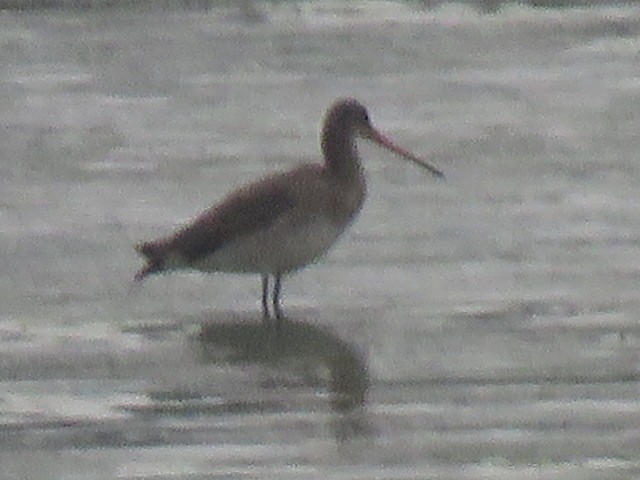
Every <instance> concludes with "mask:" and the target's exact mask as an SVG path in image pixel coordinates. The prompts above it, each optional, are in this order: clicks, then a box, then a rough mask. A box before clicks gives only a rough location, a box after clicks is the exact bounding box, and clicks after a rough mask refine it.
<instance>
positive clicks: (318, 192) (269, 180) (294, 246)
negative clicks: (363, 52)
mask: <svg viewBox="0 0 640 480" xmlns="http://www.w3.org/2000/svg"><path fill="white" fill-rule="evenodd" d="M357 138H363V139H366V140H369V141H371V142H373V143H375V144H377V145H379V146H381V147H384V148H386V149H387V150H390V151H392V152H394V153H395V154H397V155H398V156H399V157H401V158H404V159H406V160H408V161H410V162H412V163H414V164H416V165H418V166H420V167H422V168H423V169H425V170H426V171H428V172H429V173H430V174H432V175H433V176H435V177H437V178H444V174H443V172H442V171H441V170H439V169H438V168H436V167H434V166H433V165H431V164H430V163H428V162H426V161H424V160H422V159H420V158H418V157H417V156H415V155H414V154H412V153H411V152H409V151H408V150H405V149H404V148H402V147H399V146H398V145H396V144H395V143H393V141H392V140H390V139H389V138H388V137H386V136H385V135H383V134H382V133H381V132H380V131H378V130H377V129H376V128H374V127H373V125H372V123H371V120H370V118H369V113H368V111H367V109H366V108H365V107H364V106H363V105H362V103H360V102H359V101H357V100H355V99H353V98H340V99H338V100H336V101H335V102H334V103H333V104H331V105H330V106H329V108H328V109H327V112H326V114H325V117H324V123H323V126H322V130H321V135H320V140H321V150H322V155H323V157H324V162H322V163H306V164H301V165H298V166H296V167H294V168H293V169H290V170H287V171H283V172H278V173H275V174H271V175H268V176H266V177H264V178H262V179H259V180H257V181H254V182H252V183H248V184H246V185H244V186H241V187H240V188H238V189H237V190H235V191H232V192H231V193H229V194H228V195H227V196H226V197H225V198H223V199H222V200H221V201H220V202H219V203H217V204H214V205H213V206H211V207H209V208H208V209H206V210H204V211H203V212H202V213H200V214H199V215H197V216H196V217H195V218H194V219H193V220H192V221H191V222H189V223H187V224H185V225H183V226H182V227H179V228H178V229H176V230H175V231H174V232H173V233H170V234H169V235H167V236H164V237H161V238H158V239H155V240H151V241H146V242H141V243H138V244H137V245H136V246H135V249H136V251H137V252H138V253H139V254H140V255H141V256H143V257H144V258H145V259H146V264H145V265H144V266H143V267H142V268H141V269H140V270H139V271H138V272H137V273H136V274H135V277H134V281H135V282H141V281H142V280H144V279H145V278H147V277H148V276H150V275H153V274H159V273H164V272H172V271H179V270H197V271H201V272H205V273H213V272H227V273H251V274H259V275H260V276H261V279H262V316H263V319H264V320H265V321H267V322H268V321H270V320H271V319H272V316H271V314H270V311H269V301H270V299H269V294H270V293H271V305H272V309H273V315H274V316H275V319H276V321H280V320H281V319H283V318H284V317H285V315H284V312H283V310H282V305H281V298H280V297H281V293H282V279H283V277H284V276H285V275H289V274H291V273H293V272H296V271H298V270H300V269H302V268H303V267H305V266H307V265H309V264H311V263H314V262H316V261H317V260H318V259H319V258H320V257H322V256H323V255H324V254H325V253H326V252H327V251H328V250H329V249H330V248H331V247H332V245H333V244H334V243H335V242H336V240H338V238H339V237H340V236H341V235H342V233H343V232H344V231H345V230H346V229H347V227H349V225H351V224H352V222H353V220H354V219H355V217H356V216H357V215H358V213H359V212H360V210H361V208H362V205H363V203H364V200H365V197H366V192H367V187H366V180H365V174H364V170H363V167H362V165H361V163H360V158H359V156H358V150H357V142H356V139H357ZM271 279H273V287H272V289H271V292H270V280H271Z"/></svg>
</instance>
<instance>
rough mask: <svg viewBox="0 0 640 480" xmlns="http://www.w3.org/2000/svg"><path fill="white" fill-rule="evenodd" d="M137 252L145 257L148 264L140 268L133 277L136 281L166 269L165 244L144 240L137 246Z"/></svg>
mask: <svg viewBox="0 0 640 480" xmlns="http://www.w3.org/2000/svg"><path fill="white" fill-rule="evenodd" d="M135 249H136V252H138V253H139V254H140V255H142V256H143V257H145V259H146V260H147V264H146V265H145V266H144V267H142V268H141V269H140V270H138V273H136V275H135V276H134V277H133V281H134V282H141V281H142V280H144V279H145V278H147V277H148V276H149V275H152V274H154V273H159V272H161V271H162V270H164V257H165V248H164V245H163V244H162V243H160V242H157V241H151V242H142V243H138V244H137V245H136V246H135Z"/></svg>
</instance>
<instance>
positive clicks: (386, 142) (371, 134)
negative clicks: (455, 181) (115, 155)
mask: <svg viewBox="0 0 640 480" xmlns="http://www.w3.org/2000/svg"><path fill="white" fill-rule="evenodd" d="M366 136H367V138H369V140H371V141H373V142H375V143H377V144H378V145H380V146H381V147H384V148H386V149H387V150H391V151H392V152H394V153H396V154H398V155H400V156H401V157H402V158H405V159H406V160H409V161H410V162H413V163H415V164H416V165H418V166H420V167H422V168H426V169H427V170H429V172H430V173H431V174H432V175H433V176H435V177H438V178H444V173H443V172H442V171H441V170H439V169H437V168H436V167H434V166H433V165H431V164H429V163H427V162H425V161H424V160H422V159H421V158H418V157H416V156H415V155H414V154H413V153H411V152H410V151H409V150H405V149H404V148H402V147H399V146H398V145H396V144H395V143H393V142H392V141H391V140H390V139H389V138H387V137H385V136H384V135H382V134H381V133H380V132H378V131H377V130H376V129H374V128H371V129H370V130H368V131H367V132H366Z"/></svg>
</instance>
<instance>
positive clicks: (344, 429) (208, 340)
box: [198, 319, 369, 440]
mask: <svg viewBox="0 0 640 480" xmlns="http://www.w3.org/2000/svg"><path fill="white" fill-rule="evenodd" d="M198 343H199V345H200V350H201V354H202V358H203V360H204V361H209V362H214V363H222V362H231V363H234V362H238V363H255V364H262V365H269V366H275V367H277V368H282V369H285V370H287V369H288V370H290V371H294V370H296V367H297V366H300V365H307V366H308V365H311V366H314V367H316V368H320V369H325V370H326V371H328V372H329V378H328V385H327V388H328V391H329V393H330V395H329V398H330V402H331V409H332V410H333V411H334V412H335V413H337V414H338V415H337V416H336V419H335V422H334V424H333V427H334V431H335V433H336V436H337V437H338V439H340V440H345V439H348V438H351V437H353V436H360V435H365V434H366V433H367V430H368V428H367V426H366V421H365V419H364V414H363V407H364V406H365V403H366V398H367V391H368V387H369V377H368V374H367V365H366V363H365V361H364V359H363V357H362V356H361V355H360V354H359V353H358V352H357V350H356V348H355V347H354V346H353V345H351V344H350V343H349V342H347V341H345V340H343V339H341V338H340V337H338V336H337V335H336V334H335V333H333V332H331V331H330V330H329V329H327V328H323V327H319V326H316V325H313V324H311V323H309V322H307V321H304V320H299V319H298V320H289V319H283V320H282V321H280V323H279V324H278V325H277V326H276V325H274V324H264V323H256V322H255V320H247V319H237V320H230V321H229V320H227V321H220V320H216V319H212V320H211V321H207V322H204V323H202V326H201V330H200V333H199V335H198ZM294 373H297V372H295V371H294Z"/></svg>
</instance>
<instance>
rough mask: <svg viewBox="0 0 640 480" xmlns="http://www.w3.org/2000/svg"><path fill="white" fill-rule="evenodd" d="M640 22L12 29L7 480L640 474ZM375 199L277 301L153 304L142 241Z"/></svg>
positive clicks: (4, 46)
mask: <svg viewBox="0 0 640 480" xmlns="http://www.w3.org/2000/svg"><path fill="white" fill-rule="evenodd" d="M639 32H640V12H638V10H637V9H634V8H631V7H600V8H594V9H579V8H575V9H566V10H544V9H541V10H534V9H528V8H522V7H505V8H503V9H501V10H500V11H498V12H495V13H493V14H490V15H485V14H480V13H478V12H476V11H474V10H473V9H471V8H469V7H463V6H453V5H442V6H440V7H438V8H437V9H435V10H431V11H426V10H424V11H423V10H419V9H418V8H417V6H416V5H414V4H409V5H403V4H395V3H382V2H369V3H356V4H349V6H346V7H345V6H342V4H341V3H327V2H316V3H313V2H311V3H297V4H287V3H280V4H276V5H271V6H269V7H263V10H262V11H259V12H248V13H247V12H246V11H245V12H244V13H242V12H240V11H238V10H237V9H235V8H229V9H214V10H211V11H209V12H177V11H172V12H160V11H147V12H143V11H139V12H127V11H117V10H109V9H107V10H103V11H87V12H84V13H82V14H81V15H80V14H73V13H69V12H64V11H60V12H48V13H43V12H34V13H8V12H7V13H4V14H3V15H2V16H0V50H1V51H2V57H3V60H2V63H3V68H2V70H1V72H0V89H1V94H0V107H1V108H0V122H1V125H2V128H1V129H0V145H2V154H1V155H2V161H1V162H0V252H1V253H0V268H1V269H2V272H3V275H2V276H1V277H0V292H1V293H0V295H2V297H1V299H0V303H1V304H2V310H1V312H0V352H1V354H0V383H1V388H0V474H1V475H0V476H1V477H2V478H3V479H4V478H8V479H23V478H29V479H30V478H38V479H47V478H52V479H54V478H55V479H67V478H69V479H70V478H83V479H103V478H123V479H154V480H155V479H190V480H191V479H201V478H202V479H204V478H206V479H214V478H215V479H218V478H219V479H227V478H234V479H235V478H247V479H249V478H251V479H253V478H278V479H283V478H285V479H286V478H305V479H310V478H322V479H333V478H335V479H338V478H339V479H347V478H348V479H360V478H362V479H364V478H367V479H369V478H380V479H382V478H385V479H387V478H389V479H408V478H416V479H417V478H433V479H436V478H437V479H471V478H493V479H503V478H504V479H512V478H519V479H529V478H532V479H533V478H535V479H547V478H549V479H551V478H553V479H608V478H611V479H627V478H633V477H634V476H638V475H640V462H639V461H638V458H639V457H638V452H640V433H639V432H640V429H639V428H638V427H639V426H640V425H639V420H638V419H639V418H640V416H639V414H640V402H639V401H638V397H639V394H640V383H639V381H638V380H639V379H638V377H639V372H638V360H639V355H640V353H639V352H640V350H639V345H640V341H639V336H638V335H639V333H640V326H639V323H638V316H637V314H636V311H637V309H638V306H639V305H640V294H639V293H638V279H639V278H640V273H639V272H640V243H639V241H638V238H640V235H639V234H640V195H639V194H638V187H637V184H638V181H637V178H638V175H639V173H640V172H639V167H638V162H637V159H636V157H637V152H638V151H640V148H639V147H640V136H639V134H638V128H637V127H638V120H639V114H638V112H640V82H639V80H638V78H639V77H638V74H637V72H638V70H637V61H638V53H637V52H638V47H639V45H640V42H639V38H640V37H639ZM344 95H353V96H356V97H358V98H359V99H361V100H362V101H363V102H364V103H365V104H366V105H367V106H368V107H369V110H370V113H371V115H372V119H373V122H374V123H375V124H376V125H377V126H378V127H379V128H381V129H382V130H385V131H386V132H388V133H389V134H390V135H391V136H393V137H394V138H395V139H396V140H397V141H398V143H400V144H402V145H404V146H406V147H409V148H411V149H412V150H414V151H415V152H416V153H419V154H422V155H424V156H426V157H428V158H429V159H430V161H432V162H433V163H434V164H436V165H438V166H439V167H440V168H442V169H443V170H444V171H445V172H446V174H447V181H446V182H435V181H433V180H432V179H431V178H429V177H428V176H425V175H422V174H421V172H419V171H417V170H415V169H414V168H412V167H411V166H410V165H406V164H404V163H402V162H397V161H396V159H395V158H392V157H389V156H387V155H386V154H385V153H382V152H380V151H378V150H376V149H375V148H373V147H370V146H368V145H362V146H361V153H362V156H363V157H365V158H364V163H365V166H366V169H367V171H368V173H369V186H370V189H369V190H370V191H369V199H368V201H367V204H366V206H365V209H364V211H363V213H362V215H361V217H360V219H359V221H358V222H357V223H356V224H355V225H354V227H353V228H352V229H351V230H350V231H349V232H348V233H347V234H346V235H345V237H344V239H343V240H342V241H341V242H340V243H339V244H338V245H337V246H336V248H335V249H334V250H333V251H332V252H331V253H330V254H329V255H328V256H327V258H325V259H324V260H323V261H322V262H321V263H319V264H318V265H317V266H314V267H312V268H309V269H307V270H305V271H304V272H301V273H300V274H298V275H296V276H295V277H294V278H293V279H291V280H289V281H287V282H286V283H285V285H284V303H285V308H286V311H287V312H288V313H289V314H290V319H289V320H288V321H287V322H286V323H285V324H284V325H283V327H282V329H281V330H280V331H279V332H276V331H274V330H273V329H268V328H265V327H264V326H263V325H262V324H261V322H260V309H259V302H258V299H259V295H260V293H259V292H260V285H259V279H258V278H255V277H242V276H230V275H215V276H202V275H173V276H164V277H157V278H154V279H151V280H150V281H148V282H146V283H145V284H143V285H142V286H139V287H137V288H136V287H134V286H133V285H132V283H131V278H132V275H133V273H134V272H135V270H136V269H137V268H138V267H139V266H140V264H141V261H140V260H139V259H138V258H136V256H135V252H134V251H133V249H132V247H131V246H132V244H133V243H135V242H136V241H138V240H142V239H147V238H152V237H154V236H156V235H158V234H163V233H166V232H167V231H169V230H170V229H171V228H172V227H173V226H174V225H177V224H179V223H181V222H184V221H186V220H187V219H188V218H189V217H191V216H192V215H193V214H194V213H195V212H196V211H197V210H198V209H201V208H204V207H205V206H207V205H209V204H210V203H212V202H213V201H215V200H216V199H219V198H221V197H222V196H223V195H224V194H225V193H226V192H227V191H228V190H229V189H231V188H233V187H234V186H237V185H240V184H242V183H244V182H246V181H249V180H252V179H254V178H256V177H258V176H260V175H262V174H263V173H265V172H268V171H271V170H274V169H284V168H288V167H290V166H292V165H294V164H296V163H297V162H300V161H314V160H316V159H317V158H318V146H317V144H318V140H317V135H318V127H319V122H320V120H321V117H322V115H323V112H324V109H325V108H326V106H327V105H328V104H329V103H330V102H331V101H332V100H333V99H334V98H335V97H338V96H344Z"/></svg>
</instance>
